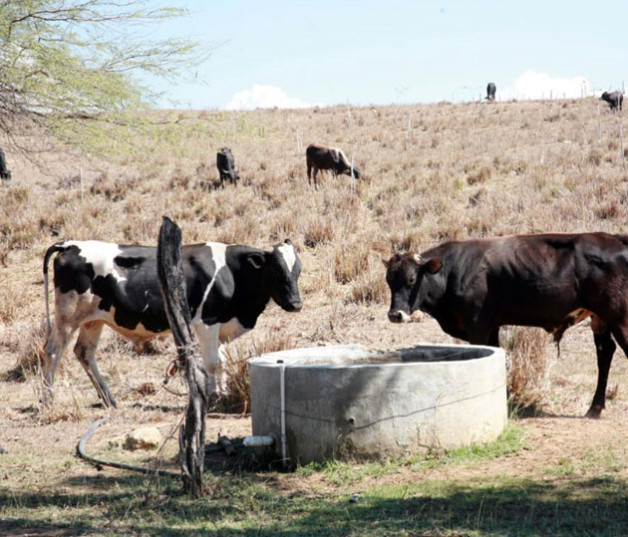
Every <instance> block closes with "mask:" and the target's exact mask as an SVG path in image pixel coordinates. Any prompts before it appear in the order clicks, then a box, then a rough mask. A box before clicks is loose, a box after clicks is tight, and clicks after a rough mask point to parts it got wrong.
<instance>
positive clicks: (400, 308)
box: [383, 252, 443, 323]
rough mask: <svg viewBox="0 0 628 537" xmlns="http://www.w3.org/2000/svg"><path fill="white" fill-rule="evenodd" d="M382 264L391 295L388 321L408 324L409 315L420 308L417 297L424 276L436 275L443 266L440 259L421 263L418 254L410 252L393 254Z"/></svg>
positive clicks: (410, 318)
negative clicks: (426, 274)
mask: <svg viewBox="0 0 628 537" xmlns="http://www.w3.org/2000/svg"><path fill="white" fill-rule="evenodd" d="M383 262H384V266H385V267H386V269H387V270H386V283H388V287H389V288H390V294H391V304H390V310H389V311H388V319H389V320H390V322H392V323H403V322H406V323H407V322H410V321H412V317H411V314H412V313H413V312H414V311H416V310H418V309H419V307H420V304H419V300H418V297H419V290H420V288H421V281H422V279H423V276H424V274H425V273H429V274H436V273H437V272H438V271H439V270H440V269H441V268H442V266H443V264H442V262H441V261H440V259H430V260H428V261H423V259H422V258H421V256H420V255H419V254H416V253H411V252H410V253H404V254H395V255H394V256H392V257H391V258H390V259H389V260H388V261H385V260H383Z"/></svg>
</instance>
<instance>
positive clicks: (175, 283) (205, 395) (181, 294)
mask: <svg viewBox="0 0 628 537" xmlns="http://www.w3.org/2000/svg"><path fill="white" fill-rule="evenodd" d="M157 275H158V277H159V285H160V286H161V292H162V295H163V298H164V306H165V310H166V316H167V317H168V323H169V324H170V328H171V330H172V335H173V337H174V341H175V344H176V346H177V353H178V355H179V363H180V364H181V365H182V366H183V367H184V368H185V378H186V380H187V383H188V393H189V395H188V407H187V410H186V412H185V423H184V424H183V425H182V426H181V429H180V430H179V464H180V465H181V473H182V476H183V489H184V491H185V492H187V493H189V494H190V496H191V497H192V498H198V497H200V496H201V494H202V492H203V467H204V462H205V461H204V459H205V414H206V412H207V406H208V402H209V397H210V395H211V392H210V383H209V377H208V375H207V373H206V372H205V369H204V368H203V361H202V358H201V357H200V355H199V353H198V352H197V351H196V349H195V342H194V335H193V332H192V328H191V326H190V324H191V322H192V317H191V315H190V307H189V305H188V301H187V294H186V286H185V276H184V274H183V264H182V253H181V230H180V229H179V227H178V226H177V225H176V224H175V223H174V222H173V221H172V220H170V219H169V218H168V217H166V216H164V217H163V219H162V224H161V228H160V230H159V241H158V243H157Z"/></svg>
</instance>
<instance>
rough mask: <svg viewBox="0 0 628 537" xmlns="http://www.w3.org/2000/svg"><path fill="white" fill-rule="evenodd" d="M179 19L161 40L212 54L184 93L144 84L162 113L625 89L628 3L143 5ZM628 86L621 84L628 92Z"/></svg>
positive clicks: (417, 0) (239, 1)
mask: <svg viewBox="0 0 628 537" xmlns="http://www.w3.org/2000/svg"><path fill="white" fill-rule="evenodd" d="M150 4H154V5H155V6H158V5H176V6H179V7H186V8H187V9H188V10H189V11H190V15H189V16H187V17H184V18H181V19H178V20H176V21H169V22H167V23H164V24H162V25H161V26H160V28H159V36H160V37H189V38H192V39H196V40H198V41H199V42H201V43H202V44H203V46H205V47H208V48H211V50H212V53H211V55H210V57H209V58H208V59H207V60H206V61H205V62H204V63H203V64H202V65H199V66H198V68H197V69H195V70H194V72H193V73H185V74H186V76H187V78H188V79H189V80H188V81H182V82H180V83H178V84H176V85H173V84H172V83H171V82H160V81H155V80H151V81H150V84H151V86H152V87H153V88H154V89H157V90H160V91H163V92H165V96H164V98H163V99H162V101H161V102H160V106H162V107H173V106H176V107H177V108H191V109H199V110H201V109H252V108H257V107H259V108H267V107H274V106H277V107H279V108H298V107H303V106H332V105H338V104H344V105H346V104H350V105H353V106H366V105H387V104H392V103H397V104H410V103H432V102H438V101H451V102H464V101H472V100H478V99H480V98H481V97H484V96H485V95H486V85H487V83H488V82H494V83H495V84H496V85H497V100H510V99H513V98H515V99H518V100H523V99H533V98H536V99H539V98H546V99H549V98H563V97H576V98H577V97H582V96H583V95H592V94H593V95H599V94H600V93H601V92H602V91H606V90H615V89H622V87H623V84H624V79H625V77H628V71H624V69H625V68H626V67H628V61H627V60H628V47H627V46H626V31H625V28H626V22H625V21H627V20H628V1H626V0H621V1H619V0H617V1H616V0H606V1H604V2H594V1H592V0H570V1H562V0H560V1H552V0H542V1H537V0H527V1H518V0H516V1H510V0H502V1H493V0H441V1H423V0H414V1H405V0H386V1H373V0H357V1H354V0H347V1H342V0H336V1H333V0H331V1H328V0H316V1H309V0H292V1H281V0H178V1H177V0H170V1H167V0H149V5H150ZM627 83H628V80H627Z"/></svg>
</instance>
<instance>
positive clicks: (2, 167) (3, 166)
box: [0, 148, 11, 181]
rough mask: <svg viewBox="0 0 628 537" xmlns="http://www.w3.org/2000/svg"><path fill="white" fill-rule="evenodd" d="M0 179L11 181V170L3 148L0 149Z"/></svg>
mask: <svg viewBox="0 0 628 537" xmlns="http://www.w3.org/2000/svg"><path fill="white" fill-rule="evenodd" d="M0 179H3V180H4V181H10V180H11V170H7V159H6V157H5V156H4V151H3V150H2V148H0Z"/></svg>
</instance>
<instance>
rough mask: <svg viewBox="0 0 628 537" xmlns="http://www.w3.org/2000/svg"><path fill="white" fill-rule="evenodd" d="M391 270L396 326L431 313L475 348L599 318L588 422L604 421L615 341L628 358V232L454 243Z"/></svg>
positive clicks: (400, 257) (407, 257) (557, 332)
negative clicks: (503, 330)
mask: <svg viewBox="0 0 628 537" xmlns="http://www.w3.org/2000/svg"><path fill="white" fill-rule="evenodd" d="M384 264H385V265H386V267H387V272H386V281H387V282H388V286H389V287H390V291H391V295H392V301H391V306H390V310H389V312H388V318H389V319H390V321H392V322H395V323H399V322H409V321H411V320H412V319H411V314H412V312H414V311H417V310H421V311H424V312H426V313H428V314H430V315H431V316H432V317H434V318H435V319H436V320H437V321H438V324H440V326H441V328H442V329H443V330H444V331H445V332H447V333H448V334H449V335H451V336H453V337H456V338H459V339H464V340H466V341H468V342H470V343H473V344H479V345H492V346H494V347H497V346H499V329H500V327H501V326H504V325H518V326H538V327H541V328H544V329H545V330H547V331H548V332H551V333H552V334H554V339H555V340H556V341H557V342H558V341H560V338H561V337H562V335H563V333H564V332H565V330H567V329H568V328H569V327H570V326H572V325H574V324H576V323H578V322H580V321H582V320H584V319H587V318H589V317H590V318H591V330H592V331H593V340H594V342H595V348H596V351H597V364H598V380H597V388H596V390H595V394H594V396H593V402H592V403H591V407H590V408H589V411H588V412H587V416H589V417H595V418H597V417H599V416H600V414H601V412H602V409H603V408H604V403H605V398H606V383H607V381H608V372H609V370H610V367H611V361H612V359H613V354H614V352H615V349H616V348H617V345H616V343H615V342H617V343H618V344H619V345H620V347H621V348H622V349H623V351H624V353H626V355H628V293H626V282H628V235H610V234H608V233H581V234H576V233H574V234H567V233H564V234H562V233H554V234H543V235H514V236H509V237H497V238H487V239H472V240H465V241H454V242H447V243H444V244H441V245H440V246H437V247H435V248H431V249H429V250H427V251H425V252H423V253H421V254H417V253H405V254H396V255H395V256H393V257H392V258H391V259H390V260H389V261H385V262H384Z"/></svg>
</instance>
